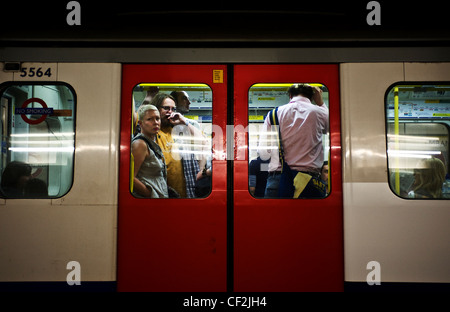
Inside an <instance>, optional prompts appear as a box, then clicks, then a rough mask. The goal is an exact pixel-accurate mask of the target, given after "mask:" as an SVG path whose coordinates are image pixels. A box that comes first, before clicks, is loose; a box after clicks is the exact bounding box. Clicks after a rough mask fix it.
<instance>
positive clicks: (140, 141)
mask: <svg viewBox="0 0 450 312" xmlns="http://www.w3.org/2000/svg"><path fill="white" fill-rule="evenodd" d="M137 113H138V123H139V126H140V129H141V132H140V133H139V134H138V135H136V136H135V137H134V138H133V140H132V144H131V153H132V154H133V159H134V180H133V185H134V187H133V194H134V195H135V196H137V197H148V198H167V197H169V196H168V187H167V169H166V163H165V159H164V155H163V153H162V151H161V148H160V147H159V146H158V144H156V142H155V141H156V136H157V135H158V132H159V129H160V126H161V118H160V115H159V110H158V108H156V107H155V106H153V105H150V104H146V105H142V106H141V107H139V109H138V112H137Z"/></svg>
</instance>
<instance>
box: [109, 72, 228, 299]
mask: <svg viewBox="0 0 450 312" xmlns="http://www.w3.org/2000/svg"><path fill="white" fill-rule="evenodd" d="M226 85H227V71H226V66H223V65H220V66H216V65H124V66H123V82H122V109H121V139H120V179H119V214H118V290H119V291H155V292H178V291H226V289H227V270H226V268H227V259H226V257H227V253H226V248H227V246H226V244H227V237H226V235H227V225H226V222H227V207H226V166H227V164H226V158H225V139H224V138H223V136H220V132H221V131H223V133H225V129H226V116H227V108H226V103H227V88H226ZM155 89H156V90H159V92H161V93H170V92H172V91H189V94H190V95H191V98H190V101H191V105H190V108H191V110H190V111H189V112H188V113H186V116H188V115H189V114H190V115H191V116H189V117H190V118H191V120H192V121H193V122H195V121H196V120H198V119H202V120H203V121H204V124H210V125H214V127H215V129H214V131H215V135H214V136H213V137H210V138H208V140H209V142H210V144H212V147H213V148H211V147H209V151H212V150H213V151H214V154H212V155H211V156H212V158H211V159H210V163H211V165H212V166H211V168H212V191H211V193H210V195H209V196H208V197H206V198H196V199H190V198H189V199H182V198H155V199H145V198H137V197H135V196H134V195H133V194H132V193H131V191H130V190H131V189H132V186H130V176H132V171H131V169H132V166H130V163H132V161H133V159H132V157H131V151H130V144H131V131H132V120H133V118H132V116H133V112H132V107H133V105H134V106H135V108H136V107H137V106H138V105H139V104H140V102H143V101H144V100H145V98H146V95H150V96H151V93H152V92H153V91H154V90H155ZM192 90H194V91H192ZM191 91H192V92H191ZM193 94H195V96H193ZM194 97H195V98H194ZM194 107H196V108H197V109H196V111H195V112H193V108H194ZM169 111H170V110H169ZM205 111H206V113H205Z"/></svg>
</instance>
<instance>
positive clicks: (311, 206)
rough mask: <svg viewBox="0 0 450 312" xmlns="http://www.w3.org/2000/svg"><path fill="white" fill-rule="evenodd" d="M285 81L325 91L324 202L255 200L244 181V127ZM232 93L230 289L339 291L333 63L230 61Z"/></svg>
mask: <svg viewBox="0 0 450 312" xmlns="http://www.w3.org/2000/svg"><path fill="white" fill-rule="evenodd" d="M292 83H311V84H315V83H316V84H317V85H318V86H320V87H322V88H325V90H326V91H327V96H328V99H326V102H328V105H329V112H330V132H329V133H330V135H329V137H325V138H324V139H323V140H324V144H325V145H329V147H328V148H327V150H328V157H327V158H328V159H329V161H330V166H329V167H330V184H329V185H330V186H331V188H330V191H331V192H330V193H329V195H328V197H326V198H324V199H264V198H255V197H253V196H252V195H250V193H249V184H248V172H249V160H250V159H249V158H251V157H256V155H255V153H254V149H255V146H256V144H257V143H253V142H255V140H256V141H258V139H257V132H255V130H252V126H254V127H253V128H255V127H256V128H257V126H258V122H259V123H262V120H263V118H264V116H265V114H266V113H267V109H269V108H270V107H274V106H276V105H278V104H275V103H276V102H278V103H280V102H281V103H283V101H282V99H283V97H286V90H287V86H289V85H290V84H292ZM278 87H280V88H278ZM281 87H283V88H284V89H283V88H281ZM277 90H279V92H277ZM283 90H284V91H283ZM234 94H235V102H234V116H235V117H234V122H235V129H236V131H235V139H236V141H235V146H236V147H237V148H236V150H235V159H234V173H233V174H234V290H235V291H269V292H270V291H276V292H280V291H285V292H292V291H341V290H343V280H344V274H343V272H344V269H343V225H342V224H343V220H342V218H343V217H342V213H343V212H342V185H341V154H340V153H341V143H340V113H339V112H340V111H339V72H338V66H337V65H236V66H235V67H234ZM324 94H325V92H324ZM286 100H287V98H286ZM287 101H288V100H287ZM287 101H285V103H287ZM270 103H274V105H271V104H270ZM283 104H284V103H283ZM247 127H248V128H247ZM246 129H248V131H247V130H246ZM299 135H301V134H299ZM247 148H248V149H247Z"/></svg>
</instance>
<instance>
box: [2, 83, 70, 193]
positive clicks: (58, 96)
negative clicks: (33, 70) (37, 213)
mask: <svg viewBox="0 0 450 312" xmlns="http://www.w3.org/2000/svg"><path fill="white" fill-rule="evenodd" d="M0 98H1V108H0V109H1V121H2V125H1V136H2V146H1V158H0V167H1V172H2V175H1V187H0V189H1V196H2V197H3V198H58V197H61V196H63V195H64V194H66V193H67V192H68V191H69V189H70V188H71V187H72V182H73V163H74V152H75V141H74V135H75V121H74V117H75V114H74V111H75V92H74V91H73V89H72V88H71V87H69V86H68V85H66V84H20V85H18V84H13V83H7V84H3V85H1V86H0Z"/></svg>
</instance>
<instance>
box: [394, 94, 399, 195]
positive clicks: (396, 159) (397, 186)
mask: <svg viewBox="0 0 450 312" xmlns="http://www.w3.org/2000/svg"><path fill="white" fill-rule="evenodd" d="M398 115H399V114H398V88H397V87H396V88H394V134H395V155H396V156H395V192H396V193H397V194H398V195H400V168H399V167H400V160H399V154H398V152H399V149H400V144H399V134H400V129H399V128H400V127H399V120H398Z"/></svg>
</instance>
